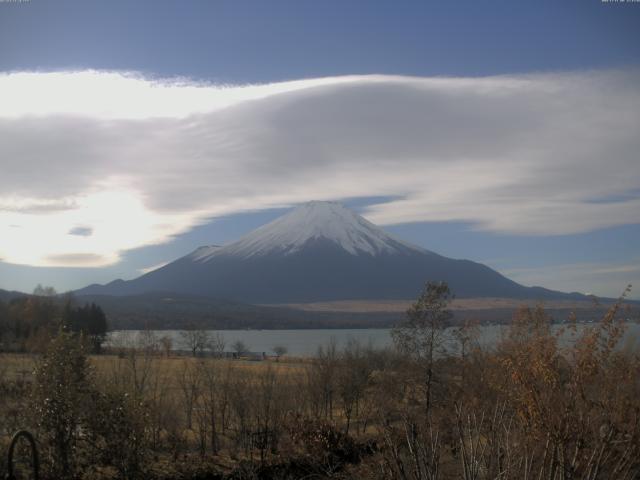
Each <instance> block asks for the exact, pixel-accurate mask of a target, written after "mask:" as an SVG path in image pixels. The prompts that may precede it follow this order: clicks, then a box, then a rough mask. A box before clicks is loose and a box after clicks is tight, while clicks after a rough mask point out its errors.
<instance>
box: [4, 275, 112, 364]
mask: <svg viewBox="0 0 640 480" xmlns="http://www.w3.org/2000/svg"><path fill="white" fill-rule="evenodd" d="M61 330H62V331H68V332H71V333H74V334H78V335H81V336H82V337H83V338H84V340H85V341H86V342H87V343H88V344H89V346H90V351H91V352H92V353H99V352H100V349H101V346H102V343H103V342H104V340H105V338H106V334H107V318H106V316H105V314H104V312H103V311H102V309H101V308H100V307H99V306H98V305H95V304H94V303H91V304H85V305H76V302H75V300H74V298H73V297H72V296H66V297H63V298H59V297H58V296H57V295H56V292H55V290H53V289H52V288H51V287H41V286H38V287H36V289H35V290H34V294H33V295H29V296H23V297H18V298H14V299H12V300H10V301H9V302H6V303H5V302H2V301H1V300H0V351H5V352H6V351H10V352H31V353H38V352H43V351H44V350H45V349H46V348H47V346H48V344H49V342H50V341H51V339H52V338H54V337H55V336H56V335H57V334H58V332H59V331H61Z"/></svg>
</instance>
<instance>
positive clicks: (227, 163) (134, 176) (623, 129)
mask: <svg viewBox="0 0 640 480" xmlns="http://www.w3.org/2000/svg"><path fill="white" fill-rule="evenodd" d="M639 129H640V73H639V72H638V71H635V70H633V71H601V72H582V73H560V74H545V75H521V76H497V77H486V78H416V77H399V76H381V75H371V76H348V77H335V78H320V79H309V80H297V81H292V82H282V83H275V84H267V85H247V86H219V85H211V84H205V83H193V82H190V81H189V80H188V79H147V78H144V77H143V76H141V75H139V74H136V73H117V72H98V71H81V72H50V73H39V72H16V73H6V74H1V75H0V162H1V164H0V167H1V169H2V175H0V259H3V261H5V262H10V263H17V264H27V265H40V266H54V265H55V266H104V265H109V264H113V263H115V262H117V261H118V260H119V258H120V255H121V253H122V252H124V251H126V250H130V249H134V248H138V247H142V246H145V245H150V244H157V243H162V242H166V241H168V240H170V239H171V238H172V237H173V236H175V235H179V234H181V233H183V232H185V231H187V230H189V229H190V228H192V227H194V226H196V225H198V224H200V223H203V222H205V221H207V219H209V218H212V217H217V216H222V215H229V214H234V213H237V212H241V211H248V210H259V209H264V208H271V207H279V206H286V205H291V204H294V203H298V202H302V201H307V200H314V199H315V200H323V199H344V198H353V197H359V196H369V197H370V196H388V197H393V198H395V200H392V201H389V202H387V203H383V204H380V205H374V206H371V207H370V208H369V209H368V212H367V217H368V218H369V219H370V220H372V221H374V222H376V223H380V224H395V223H406V222H423V221H468V222H471V223H472V224H473V225H475V228H477V229H481V230H485V231H491V232H504V233H515V234H535V235H562V234H570V233H581V232H587V231H591V230H595V229H599V228H604V227H610V226H615V225H623V224H631V223H640V195H638V194H637V193H638V192H640V162H639V161H638V158H637V154H638V151H640V138H639V136H638V131H639ZM634 192H635V193H634ZM602 199H605V200H602ZM606 199H613V200H611V201H607V200H606ZM74 232H76V233H74ZM78 232H80V233H78Z"/></svg>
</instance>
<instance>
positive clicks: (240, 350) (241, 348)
mask: <svg viewBox="0 0 640 480" xmlns="http://www.w3.org/2000/svg"><path fill="white" fill-rule="evenodd" d="M231 348H232V349H233V351H234V352H236V353H237V354H238V357H241V356H242V355H244V354H246V353H247V352H248V351H249V347H247V345H246V344H245V343H244V342H243V341H242V340H236V341H235V342H233V344H232V345H231Z"/></svg>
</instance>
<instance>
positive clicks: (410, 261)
mask: <svg viewBox="0 0 640 480" xmlns="http://www.w3.org/2000/svg"><path fill="white" fill-rule="evenodd" d="M429 280H433V281H446V282H447V283H448V284H449V286H450V287H451V289H452V291H453V292H454V293H455V295H456V296H457V297H503V298H528V299H533V298H535V299H546V298H575V297H576V296H579V295H577V294H566V293H561V292H554V291H551V290H547V289H544V288H540V287H525V286H523V285H520V284H518V283H516V282H514V281H512V280H509V279H508V278H506V277H504V276H503V275H501V274H500V273H498V272H496V271H495V270H492V269H491V268H489V267H487V266H485V265H482V264H480V263H476V262H472V261H469V260H455V259H451V258H447V257H443V256H441V255H438V254H436V253H434V252H431V251H429V250H425V249H423V248H420V247H417V246H415V245H411V244H409V243H407V242H404V241H402V240H400V239H398V238H395V237H393V236H392V235H390V234H388V233H386V232H385V231H384V230H382V229H381V228H379V227H377V226H376V225H374V224H372V223H371V222H369V221H367V220H365V219H364V218H363V217H361V216H360V215H358V214H356V213H355V212H353V211H351V210H349V209H347V208H345V207H344V206H342V205H341V204H338V203H333V202H309V203H307V204H304V205H301V206H299V207H297V208H294V209H293V210H292V211H290V212H289V213H287V214H285V215H283V216H282V217H280V218H278V219H276V220H274V221H273V222H271V223H268V224H266V225H263V226H262V227H260V228H258V229H256V230H254V231H253V232H251V233H249V234H247V235H245V236H244V237H242V238H240V239H239V240H237V241H236V242H234V243H231V244H229V245H226V246H222V247H221V246H207V247H200V248H198V249H196V250H195V251H194V252H192V253H190V254H189V255H186V256H184V257H182V258H179V259H178V260H175V261H174V262H172V263H169V264H167V265H165V266H163V267H161V268H158V269H157V270H154V271H151V272H149V273H147V274H145V275H142V276H141V277H139V278H136V279H134V280H130V281H123V280H116V281H113V282H111V283H109V284H106V285H90V286H88V287H86V288H83V289H81V290H78V291H76V294H77V295H138V294H143V293H148V292H171V293H180V294H189V295H198V296H205V297H210V298H220V299H227V300H233V301H238V302H245V303H261V304H276V303H277V304H281V303H300V302H318V301H330V300H353V299H376V300H382V299H385V300H386V299H411V298H415V297H416V296H417V295H418V293H419V292H420V290H421V288H422V286H423V285H424V283H425V282H426V281H429Z"/></svg>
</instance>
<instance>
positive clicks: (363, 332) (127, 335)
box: [106, 322, 640, 356]
mask: <svg viewBox="0 0 640 480" xmlns="http://www.w3.org/2000/svg"><path fill="white" fill-rule="evenodd" d="M587 325H589V324H579V325H578V328H579V329H582V328H584V327H585V326H587ZM558 327H559V325H557V326H554V328H558ZM505 328H506V327H504V326H501V325H484V326H481V327H479V339H478V340H479V343H480V344H481V345H482V346H483V347H491V346H492V345H495V343H496V342H497V340H498V339H499V338H500V337H501V335H502V332H503V331H504V329H505ZM451 332H452V330H451V329H448V330H447V332H446V333H447V338H448V339H449V342H451ZM142 333H143V331H141V330H116V331H113V332H110V333H109V337H108V339H107V341H106V344H107V345H109V344H112V345H113V344H116V343H119V344H123V343H124V344H128V345H135V343H136V342H137V341H138V339H139V338H140V336H141V334H142ZM144 333H147V334H148V333H151V334H153V335H154V336H155V337H156V338H160V337H163V336H168V337H170V338H171V340H172V343H173V348H174V350H188V347H187V346H186V345H185V343H184V341H183V338H182V335H181V330H152V331H150V332H144ZM210 333H211V334H216V333H217V334H219V335H221V336H222V337H223V338H224V340H225V342H226V350H227V351H231V350H232V348H231V345H232V344H233V343H234V342H236V341H238V340H240V341H242V342H243V343H244V344H245V345H246V346H247V349H248V350H249V351H252V352H265V353H266V354H267V355H272V354H273V347H275V346H277V345H281V346H284V347H285V348H286V349H287V352H288V354H289V355H292V356H313V355H315V354H316V352H317V351H318V347H320V346H326V345H328V344H329V343H330V342H331V341H335V342H336V344H337V346H338V348H342V347H344V346H345V345H346V344H347V342H348V341H349V340H356V341H358V342H360V343H361V344H362V345H371V346H372V347H374V348H384V347H389V346H391V345H392V340H391V335H390V329H388V328H372V329H314V330H218V331H211V332H210ZM565 341H570V339H569V338H567V339H566V340H565ZM621 344H622V345H623V346H624V348H633V349H638V348H640V325H639V324H637V323H635V322H633V323H631V322H629V323H627V330H626V332H625V337H624V339H623V341H622V342H621ZM449 348H450V349H452V350H453V349H454V347H453V346H450V347H449Z"/></svg>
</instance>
